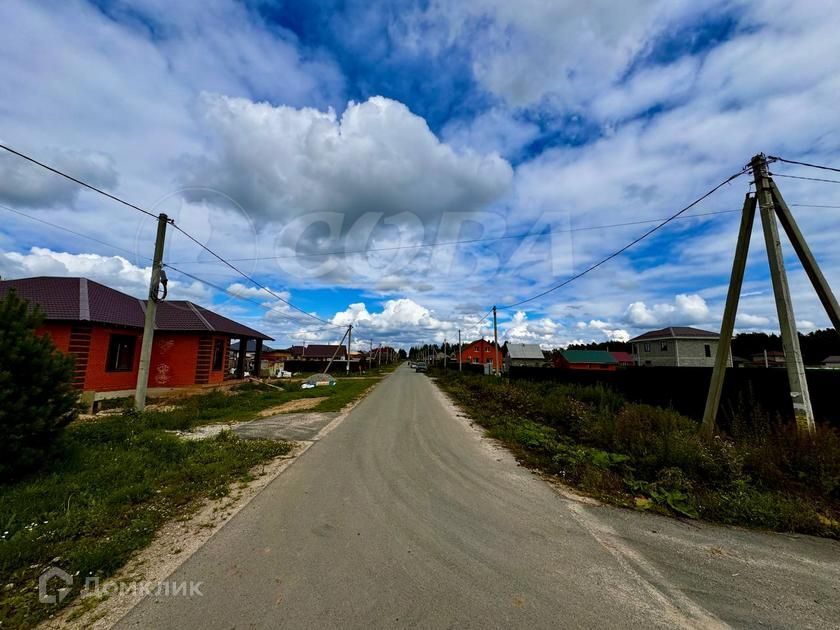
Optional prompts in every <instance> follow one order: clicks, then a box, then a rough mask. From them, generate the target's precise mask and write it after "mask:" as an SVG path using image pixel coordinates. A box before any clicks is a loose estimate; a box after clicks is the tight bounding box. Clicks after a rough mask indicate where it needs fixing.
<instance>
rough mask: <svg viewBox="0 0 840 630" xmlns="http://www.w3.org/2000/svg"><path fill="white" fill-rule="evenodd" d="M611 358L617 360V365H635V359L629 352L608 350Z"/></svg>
mask: <svg viewBox="0 0 840 630" xmlns="http://www.w3.org/2000/svg"><path fill="white" fill-rule="evenodd" d="M610 354H611V355H613V359H615V360H616V361H618V365H619V367H633V366H634V365H636V359H634V358H633V355H632V354H630V353H629V352H610Z"/></svg>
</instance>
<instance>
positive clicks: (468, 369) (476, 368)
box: [436, 361, 484, 374]
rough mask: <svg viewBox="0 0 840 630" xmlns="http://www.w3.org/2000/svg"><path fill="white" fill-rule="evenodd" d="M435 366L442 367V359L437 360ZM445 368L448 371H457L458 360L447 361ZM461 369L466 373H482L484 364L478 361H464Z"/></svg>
mask: <svg viewBox="0 0 840 630" xmlns="http://www.w3.org/2000/svg"><path fill="white" fill-rule="evenodd" d="M436 367H443V361H438V362H437V363H436ZM446 369H447V371H449V372H457V371H458V362H457V361H447V362H446ZM461 371H462V372H464V373H466V374H484V366H483V365H482V364H480V363H464V366H463V369H462V370H461Z"/></svg>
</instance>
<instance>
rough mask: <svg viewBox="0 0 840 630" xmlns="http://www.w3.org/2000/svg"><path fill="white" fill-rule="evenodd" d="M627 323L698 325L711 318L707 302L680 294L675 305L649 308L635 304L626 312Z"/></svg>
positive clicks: (700, 298)
mask: <svg viewBox="0 0 840 630" xmlns="http://www.w3.org/2000/svg"><path fill="white" fill-rule="evenodd" d="M625 317H626V318H627V321H628V322H630V323H631V324H632V325H634V326H679V325H683V324H696V323H699V322H703V321H706V320H707V319H708V318H709V307H708V305H707V304H706V300H704V299H703V298H702V297H700V296H699V295H697V294H693V295H686V294H680V295H677V296H676V297H675V298H674V303H673V304H669V303H661V304H654V305H653V306H651V307H648V306H647V304H645V303H644V302H641V301H640V302H633V303H632V304H630V305H629V306H628V307H627V310H626V311H625Z"/></svg>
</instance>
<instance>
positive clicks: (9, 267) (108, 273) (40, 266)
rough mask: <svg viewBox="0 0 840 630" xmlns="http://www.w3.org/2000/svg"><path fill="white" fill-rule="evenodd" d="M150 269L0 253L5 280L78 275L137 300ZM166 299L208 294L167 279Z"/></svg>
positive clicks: (145, 290) (92, 259) (117, 261)
mask: <svg viewBox="0 0 840 630" xmlns="http://www.w3.org/2000/svg"><path fill="white" fill-rule="evenodd" d="M151 274H152V269H151V267H138V266H137V265H135V264H133V263H131V262H130V261H129V260H127V259H125V258H123V257H122V256H102V255H100V254H71V253H68V252H57V251H53V250H50V249H46V248H43V247H33V248H32V249H31V250H29V252H27V253H18V252H2V253H0V275H2V276H3V278H4V279H6V280H11V279H14V278H26V277H33V276H64V277H67V276H79V277H84V278H88V279H90V280H95V281H97V282H100V283H102V284H104V285H106V286H109V287H111V288H112V289H117V290H118V291H123V292H124V293H128V294H129V295H133V296H135V297H138V298H145V297H146V296H147V295H148V294H149V279H150V277H151ZM168 290H169V299H173V300H195V301H201V302H203V303H205V304H207V303H209V301H210V298H211V297H212V294H211V293H210V291H209V290H208V289H207V287H205V286H204V285H202V284H201V283H199V282H192V283H185V282H180V281H178V280H170V281H169V285H168Z"/></svg>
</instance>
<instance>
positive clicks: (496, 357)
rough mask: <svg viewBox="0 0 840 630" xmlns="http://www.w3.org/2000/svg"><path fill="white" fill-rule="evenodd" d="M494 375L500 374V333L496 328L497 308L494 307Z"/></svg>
mask: <svg viewBox="0 0 840 630" xmlns="http://www.w3.org/2000/svg"><path fill="white" fill-rule="evenodd" d="M493 373H494V374H496V375H498V374H499V331H498V329H497V328H496V307H495V306H494V307H493Z"/></svg>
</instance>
